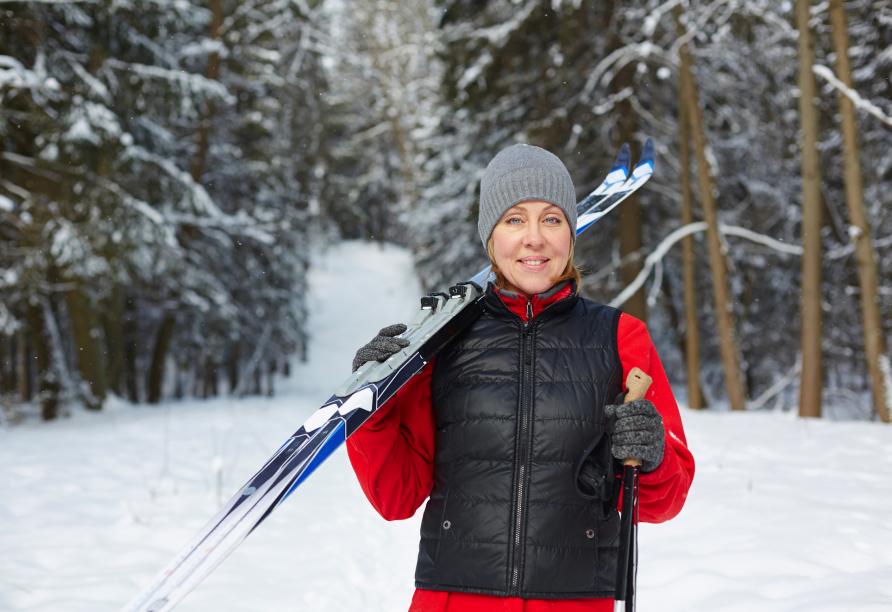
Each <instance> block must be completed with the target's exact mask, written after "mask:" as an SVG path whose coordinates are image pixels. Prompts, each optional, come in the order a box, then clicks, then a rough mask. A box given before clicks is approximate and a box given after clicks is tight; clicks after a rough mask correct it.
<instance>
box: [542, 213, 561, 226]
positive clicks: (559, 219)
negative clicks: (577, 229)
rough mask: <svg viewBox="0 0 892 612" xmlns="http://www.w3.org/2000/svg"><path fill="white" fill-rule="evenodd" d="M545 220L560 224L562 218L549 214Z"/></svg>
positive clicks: (550, 223) (551, 223)
mask: <svg viewBox="0 0 892 612" xmlns="http://www.w3.org/2000/svg"><path fill="white" fill-rule="evenodd" d="M545 222H546V223H548V224H549V225H560V224H561V218H560V217H558V216H557V215H554V216H549V217H545Z"/></svg>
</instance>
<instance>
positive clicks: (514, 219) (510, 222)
mask: <svg viewBox="0 0 892 612" xmlns="http://www.w3.org/2000/svg"><path fill="white" fill-rule="evenodd" d="M505 223H507V224H508V225H517V224H518V223H521V219H520V217H508V218H507V219H505Z"/></svg>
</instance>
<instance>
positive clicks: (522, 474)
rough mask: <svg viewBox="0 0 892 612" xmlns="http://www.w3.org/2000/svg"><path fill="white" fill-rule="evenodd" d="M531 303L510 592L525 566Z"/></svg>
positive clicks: (525, 344)
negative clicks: (522, 543) (524, 534)
mask: <svg viewBox="0 0 892 612" xmlns="http://www.w3.org/2000/svg"><path fill="white" fill-rule="evenodd" d="M532 310H533V305H532V302H527V313H528V315H530V319H528V320H527V321H526V322H524V324H523V331H522V332H521V365H520V381H521V383H520V393H521V396H520V427H519V430H520V431H519V433H518V435H519V436H520V438H519V442H520V444H519V445H518V458H517V459H518V470H517V483H516V485H515V491H516V495H515V499H516V500H517V505H516V507H515V510H514V540H513V542H512V544H513V548H514V550H513V554H512V555H511V559H512V566H513V567H512V569H511V592H512V593H515V594H516V593H518V592H519V588H520V569H521V566H522V565H523V547H522V546H521V539H522V537H521V536H522V530H523V520H524V515H525V513H526V512H525V511H526V505H525V501H526V499H525V493H526V464H527V462H528V461H529V453H530V448H529V447H530V445H529V443H528V440H527V438H528V437H529V429H530V417H531V414H530V413H531V412H532V399H531V398H532V386H533V384H532V379H531V376H530V372H531V371H532V352H533V348H532V341H531V336H532V334H531V333H530V322H531V320H532V316H531V315H532Z"/></svg>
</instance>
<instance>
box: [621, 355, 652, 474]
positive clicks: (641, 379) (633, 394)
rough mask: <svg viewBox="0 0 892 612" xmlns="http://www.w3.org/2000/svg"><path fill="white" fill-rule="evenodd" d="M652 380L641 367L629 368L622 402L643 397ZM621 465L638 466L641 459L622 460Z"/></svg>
mask: <svg viewBox="0 0 892 612" xmlns="http://www.w3.org/2000/svg"><path fill="white" fill-rule="evenodd" d="M652 382H653V379H652V378H651V377H650V376H648V375H647V374H645V372H644V370H642V369H641V368H632V369H631V370H629V375H628V376H626V388H627V389H628V390H629V391H628V392H627V393H626V399H625V401H624V402H623V403H625V404H628V403H629V402H632V401H635V400H639V399H644V396H645V395H647V390H648V389H650V383H652ZM623 465H631V466H640V465H641V459H626V460H625V461H623Z"/></svg>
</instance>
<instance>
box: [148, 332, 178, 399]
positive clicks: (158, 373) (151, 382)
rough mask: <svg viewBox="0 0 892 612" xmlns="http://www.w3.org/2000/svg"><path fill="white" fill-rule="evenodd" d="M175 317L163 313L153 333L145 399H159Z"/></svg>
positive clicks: (162, 388)
mask: <svg viewBox="0 0 892 612" xmlns="http://www.w3.org/2000/svg"><path fill="white" fill-rule="evenodd" d="M175 323H176V319H174V317H173V315H165V317H164V319H163V320H162V321H161V325H160V326H159V327H158V333H157V334H156V335H155V347H154V348H153V350H152V363H151V365H150V366H149V377H148V378H147V379H146V401H147V402H148V403H150V404H157V403H158V402H160V401H161V393H162V392H163V390H164V366H165V364H166V362H167V351H168V349H169V348H170V341H171V339H172V338H173V330H174V327H175Z"/></svg>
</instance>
